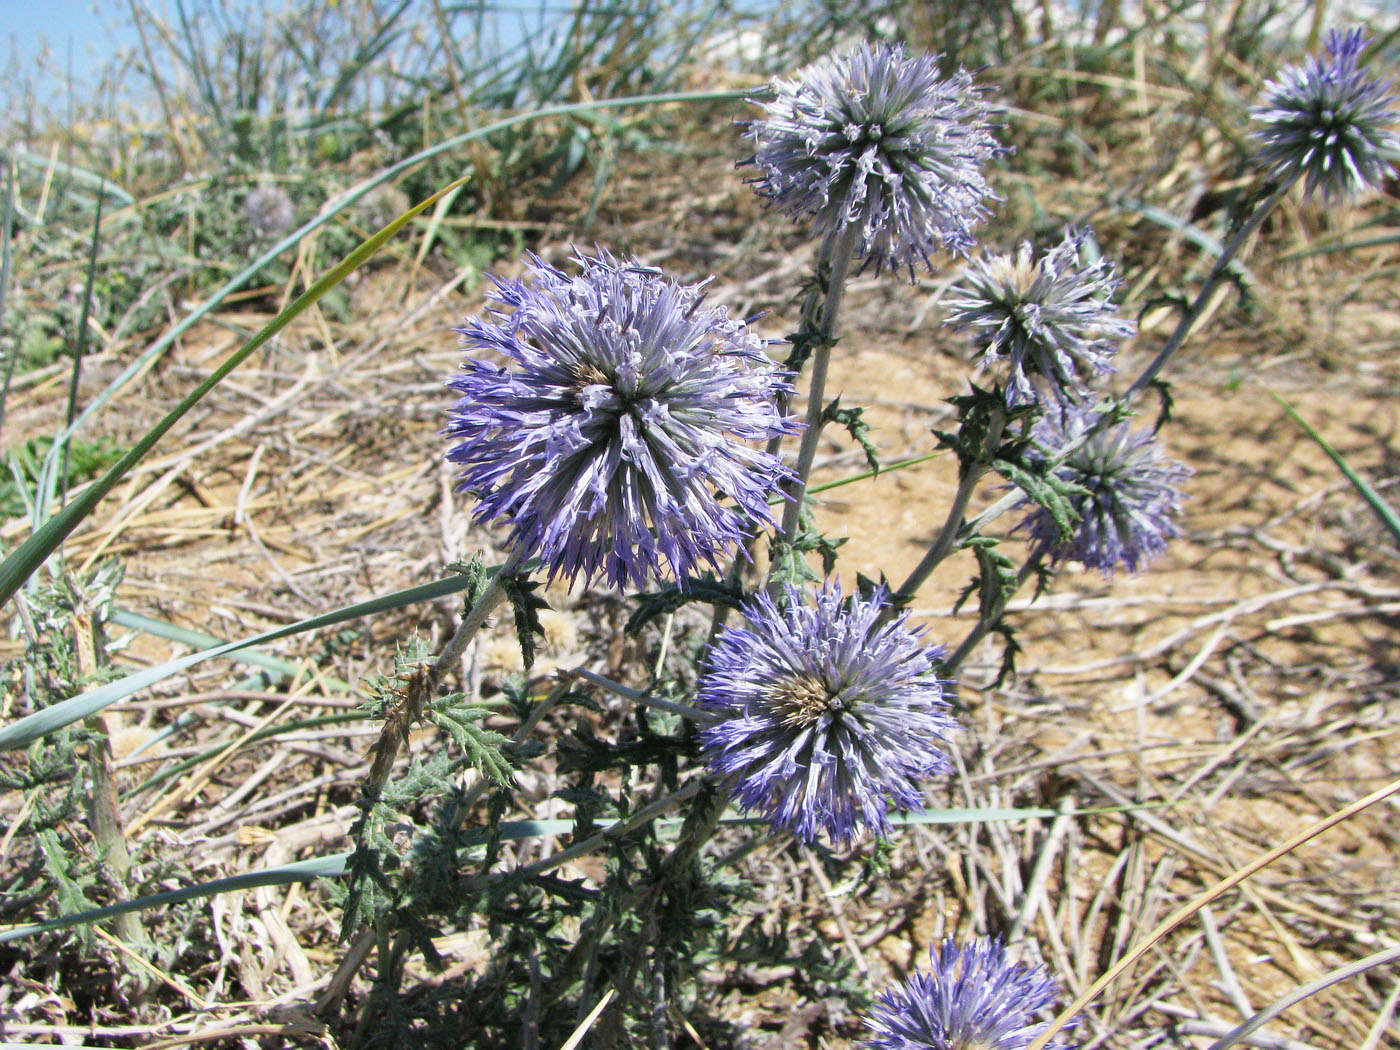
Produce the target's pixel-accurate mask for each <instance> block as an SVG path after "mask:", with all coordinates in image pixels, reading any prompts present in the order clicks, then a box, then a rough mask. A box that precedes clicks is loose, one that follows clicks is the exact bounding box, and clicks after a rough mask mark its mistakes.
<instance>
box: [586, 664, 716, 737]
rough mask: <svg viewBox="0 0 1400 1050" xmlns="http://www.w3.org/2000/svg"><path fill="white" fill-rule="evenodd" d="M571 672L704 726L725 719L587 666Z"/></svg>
mask: <svg viewBox="0 0 1400 1050" xmlns="http://www.w3.org/2000/svg"><path fill="white" fill-rule="evenodd" d="M569 673H570V674H571V675H574V676H575V677H578V678H582V679H583V680H584V681H585V682H592V683H593V684H594V685H596V686H598V687H599V688H600V689H606V690H608V692H610V693H616V694H617V695H618V696H621V697H624V698H625V699H628V700H631V701H632V702H633V703H634V704H644V705H646V706H647V707H654V708H656V709H657V710H658V711H669V712H670V713H671V714H673V715H679V716H680V717H681V718H687V719H689V720H690V721H692V722H695V723H697V724H699V725H702V726H712V725H718V724H719V723H720V722H723V721H724V720H725V717H724V716H723V715H721V714H719V713H718V712H715V711H707V710H705V709H704V708H702V707H696V706H695V705H694V704H677V703H674V702H673V701H670V700H663V699H662V698H661V697H659V696H652V695H650V694H649V693H644V692H642V691H641V690H639V689H633V688H631V687H630V686H626V685H623V684H622V683H621V682H614V681H613V680H612V679H610V678H604V677H603V676H602V675H600V674H595V673H594V672H592V671H590V670H588V668H586V667H575V668H574V669H573V670H572V671H570V672H569Z"/></svg>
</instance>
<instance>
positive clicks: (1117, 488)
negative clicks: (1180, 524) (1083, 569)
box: [1022, 406, 1191, 576]
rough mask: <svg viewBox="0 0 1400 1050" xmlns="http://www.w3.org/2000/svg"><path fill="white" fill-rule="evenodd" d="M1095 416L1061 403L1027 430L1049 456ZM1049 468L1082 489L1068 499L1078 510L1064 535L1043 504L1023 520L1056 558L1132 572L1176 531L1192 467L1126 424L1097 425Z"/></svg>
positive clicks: (1108, 573)
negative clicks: (1121, 567) (1170, 456)
mask: <svg viewBox="0 0 1400 1050" xmlns="http://www.w3.org/2000/svg"><path fill="white" fill-rule="evenodd" d="M1100 415H1101V414H1100V412H1099V411H1098V410H1096V409H1094V408H1090V407H1085V406H1069V407H1065V408H1064V409H1063V410H1062V411H1058V412H1051V413H1049V414H1048V415H1046V416H1045V417H1044V418H1042V419H1041V420H1040V421H1039V422H1038V423H1036V425H1035V428H1034V430H1033V431H1032V434H1033V436H1034V437H1035V439H1036V441H1037V442H1039V443H1040V445H1041V446H1042V447H1043V448H1044V449H1045V452H1046V454H1047V456H1048V457H1054V456H1056V455H1057V454H1058V450H1059V449H1063V448H1065V447H1066V446H1067V445H1068V444H1069V443H1070V442H1071V441H1073V440H1075V439H1078V438H1080V437H1082V436H1083V435H1084V434H1085V433H1087V432H1088V431H1089V430H1090V428H1092V427H1094V426H1095V425H1096V424H1097V423H1098V421H1099V419H1100ZM1055 473H1056V475H1058V476H1059V477H1060V478H1062V479H1063V480H1065V481H1068V482H1070V483H1072V484H1073V485H1075V486H1077V487H1078V488H1079V489H1081V490H1082V491H1081V492H1078V493H1075V494H1073V495H1071V497H1070V502H1071V504H1072V505H1073V508H1074V511H1075V513H1076V514H1077V515H1078V520H1077V521H1076V522H1074V523H1073V524H1072V526H1071V531H1070V533H1069V534H1068V535H1065V534H1064V533H1063V532H1062V531H1061V529H1060V527H1059V526H1058V525H1057V524H1056V522H1055V517H1054V515H1053V514H1052V513H1051V512H1050V511H1049V510H1047V509H1046V508H1045V507H1043V506H1037V507H1036V509H1035V510H1033V511H1032V512H1031V513H1030V514H1029V515H1028V516H1027V517H1026V519H1025V521H1024V522H1022V525H1023V526H1024V527H1025V528H1026V529H1027V530H1028V531H1029V532H1030V535H1031V540H1032V542H1033V543H1034V544H1035V545H1036V546H1037V547H1039V548H1040V549H1041V550H1043V551H1044V552H1046V553H1048V554H1049V556H1050V559H1051V561H1052V562H1054V563H1059V562H1062V561H1078V562H1082V563H1083V564H1084V565H1085V566H1088V567H1089V568H1093V569H1098V570H1099V572H1101V573H1103V575H1104V576H1112V575H1113V571H1114V569H1115V568H1117V567H1118V566H1119V565H1125V566H1127V568H1128V571H1130V572H1136V571H1137V570H1138V569H1140V568H1142V567H1144V566H1146V565H1147V564H1148V563H1149V562H1151V561H1154V560H1155V559H1156V558H1158V557H1159V556H1160V555H1161V554H1162V552H1163V551H1165V550H1166V549H1167V541H1168V540H1170V539H1174V538H1176V537H1177V536H1180V535H1181V530H1180V529H1179V528H1177V525H1176V521H1175V520H1174V519H1175V518H1176V515H1177V513H1178V512H1179V511H1180V510H1181V502H1182V495H1181V492H1180V490H1179V488H1178V486H1179V485H1180V484H1181V483H1182V482H1184V481H1185V480H1186V478H1188V477H1190V476H1191V469H1190V468H1189V467H1187V466H1186V465H1185V464H1182V463H1178V462H1176V461H1175V460H1172V459H1168V458H1167V457H1166V456H1164V455H1163V454H1162V448H1161V446H1160V445H1159V444H1158V442H1157V440H1156V439H1155V438H1154V436H1153V435H1152V432H1151V431H1149V430H1137V431H1135V430H1133V429H1132V428H1131V427H1130V426H1129V425H1128V424H1127V423H1126V422H1123V423H1112V424H1109V425H1107V426H1104V427H1101V428H1100V429H1099V430H1098V431H1097V433H1094V434H1092V435H1091V436H1090V437H1089V438H1088V440H1086V441H1084V442H1083V443H1082V444H1081V445H1079V447H1078V448H1076V449H1075V450H1074V451H1073V452H1071V453H1070V454H1069V456H1068V457H1067V458H1066V459H1065V461H1064V462H1063V463H1062V464H1060V466H1059V467H1057V468H1056V470H1055ZM1026 502H1027V503H1029V502H1030V501H1026Z"/></svg>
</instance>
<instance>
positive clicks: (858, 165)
mask: <svg viewBox="0 0 1400 1050" xmlns="http://www.w3.org/2000/svg"><path fill="white" fill-rule="evenodd" d="M752 101H753V102H754V104H755V105H759V106H761V107H762V108H763V109H764V110H765V112H766V113H767V116H766V117H765V118H764V119H762V120H755V121H751V122H749V123H748V124H747V125H746V126H745V132H744V133H745V134H746V135H747V136H748V137H749V138H751V139H753V141H754V143H755V152H754V156H753V157H752V158H751V159H750V160H748V161H745V162H744V163H748V164H753V165H755V166H756V167H757V168H758V169H759V174H758V175H757V176H756V177H755V178H754V179H752V180H750V181H752V182H753V183H754V184H755V186H756V188H757V190H758V192H759V194H760V195H762V196H763V197H765V198H767V199H768V200H769V202H770V203H772V204H774V205H777V207H778V208H780V209H781V210H782V211H783V212H785V213H786V214H787V215H788V216H790V217H791V218H793V219H794V220H796V221H798V222H805V221H807V220H810V221H811V223H812V227H813V231H814V232H815V233H816V234H817V236H819V237H820V238H822V239H823V241H825V242H826V243H827V244H828V245H831V244H834V243H835V242H836V240H837V239H838V238H839V237H840V236H841V234H842V233H844V232H845V231H847V230H848V229H852V228H853V230H852V232H853V234H854V236H855V239H856V252H857V254H858V255H860V256H862V257H864V258H865V259H866V260H867V261H869V262H873V263H874V264H875V266H876V268H877V269H879V268H881V267H884V266H889V267H891V268H892V269H898V268H900V267H907V268H908V269H909V273H910V276H911V278H912V276H913V273H914V264H915V263H916V262H918V263H922V264H924V265H925V266H929V267H932V261H931V260H930V258H929V256H930V254H931V253H933V252H934V251H937V250H938V249H940V248H942V249H945V250H948V251H953V252H963V253H965V252H966V251H967V249H968V248H969V247H971V245H972V244H973V238H972V228H973V227H974V226H976V225H977V224H978V223H980V222H982V221H983V220H984V219H986V217H987V214H988V211H987V202H988V201H989V200H995V199H997V198H996V195H995V194H994V193H993V192H992V190H991V187H990V186H988V185H987V180H986V178H985V177H984V175H983V174H982V168H983V166H984V165H985V164H986V163H987V161H989V160H990V159H991V158H993V157H995V156H997V155H998V154H1000V153H1003V152H1005V151H1004V150H1003V149H1002V147H1001V146H1000V145H998V143H997V141H996V139H995V138H994V137H993V136H992V131H991V128H990V126H989V125H988V123H987V114H988V107H987V104H986V102H984V101H983V100H982V97H981V92H980V89H978V88H977V87H976V86H975V85H974V84H973V82H972V77H971V75H970V74H968V73H967V72H966V71H964V70H959V71H958V72H957V73H955V74H953V75H952V76H951V77H947V78H944V77H942V76H941V75H940V74H939V69H938V59H937V58H936V57H934V56H932V55H924V54H920V55H914V56H912V57H911V56H909V55H908V54H906V52H905V50H904V48H903V47H902V46H899V45H891V44H876V45H871V44H859V45H857V46H856V47H854V48H852V49H851V50H849V51H846V52H844V53H842V54H839V55H831V56H828V57H826V58H824V59H821V60H820V61H818V62H816V63H814V64H812V65H811V66H808V67H807V68H806V69H804V70H802V71H801V72H800V73H799V74H798V75H797V77H796V78H795V79H792V80H788V79H784V78H778V79H776V80H775V81H774V82H773V97H772V99H771V100H770V101H767V102H762V101H760V100H758V99H754V100H752Z"/></svg>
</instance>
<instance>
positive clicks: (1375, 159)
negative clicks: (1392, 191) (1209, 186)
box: [1251, 28, 1400, 201]
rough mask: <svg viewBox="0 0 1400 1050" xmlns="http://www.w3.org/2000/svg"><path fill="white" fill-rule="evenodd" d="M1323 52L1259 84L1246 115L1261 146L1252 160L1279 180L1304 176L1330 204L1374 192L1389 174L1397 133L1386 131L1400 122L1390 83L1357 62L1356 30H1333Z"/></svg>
mask: <svg viewBox="0 0 1400 1050" xmlns="http://www.w3.org/2000/svg"><path fill="white" fill-rule="evenodd" d="M1325 43H1326V47H1327V52H1328V56H1329V57H1327V58H1325V59H1324V58H1319V57H1317V56H1315V55H1310V56H1309V57H1308V58H1307V59H1306V60H1305V61H1304V62H1303V64H1302V65H1301V66H1292V67H1290V68H1288V69H1286V70H1284V71H1283V73H1282V74H1280V76H1279V78H1278V79H1277V80H1274V81H1270V82H1269V83H1268V84H1267V85H1266V86H1265V88H1264V98H1263V102H1262V104H1260V105H1258V106H1256V107H1255V108H1254V109H1253V110H1252V111H1251V115H1252V116H1253V117H1254V119H1255V120H1258V121H1260V122H1261V123H1262V124H1263V125H1264V126H1263V128H1261V129H1259V130H1257V131H1255V132H1253V135H1254V137H1255V138H1256V139H1258V140H1259V141H1260V143H1261V144H1262V145H1261V146H1260V149H1259V153H1258V161H1259V163H1260V164H1261V165H1263V166H1264V167H1265V168H1267V169H1268V171H1269V174H1270V175H1271V176H1272V177H1273V178H1275V179H1278V180H1280V181H1283V180H1286V179H1290V178H1293V177H1295V176H1297V175H1303V176H1305V181H1304V189H1305V191H1306V192H1307V193H1310V194H1311V193H1314V192H1317V191H1319V190H1320V191H1321V192H1322V196H1323V197H1324V198H1325V199H1326V200H1328V201H1334V200H1344V199H1346V198H1349V197H1354V196H1356V195H1357V194H1359V193H1361V192H1362V191H1363V190H1366V189H1374V188H1376V187H1377V186H1379V185H1380V183H1381V181H1382V180H1383V179H1385V178H1387V177H1388V176H1390V175H1392V174H1394V168H1393V166H1392V164H1391V161H1393V160H1394V159H1395V158H1396V156H1397V155H1400V138H1397V136H1396V135H1395V133H1394V132H1393V131H1391V130H1390V129H1391V128H1393V127H1394V126H1395V124H1396V123H1397V121H1400V112H1398V111H1397V110H1396V108H1395V104H1396V97H1395V95H1393V94H1392V93H1391V90H1390V87H1391V84H1390V81H1389V80H1378V79H1376V78H1375V77H1372V76H1370V75H1368V74H1367V73H1366V72H1365V71H1364V70H1362V69H1361V68H1360V67H1359V66H1358V65H1357V58H1358V56H1359V55H1360V54H1361V52H1362V50H1363V49H1364V48H1365V47H1366V43H1367V41H1366V35H1365V33H1363V32H1362V30H1361V29H1360V28H1352V29H1348V30H1346V31H1345V32H1339V31H1338V30H1335V29H1333V30H1331V31H1330V32H1329V33H1328V34H1327V39H1326V41H1325Z"/></svg>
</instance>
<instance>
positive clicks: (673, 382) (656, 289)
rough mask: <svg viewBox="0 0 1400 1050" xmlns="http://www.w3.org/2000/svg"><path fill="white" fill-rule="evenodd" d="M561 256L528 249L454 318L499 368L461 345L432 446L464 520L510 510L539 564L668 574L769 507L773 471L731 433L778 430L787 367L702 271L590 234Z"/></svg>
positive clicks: (783, 424)
mask: <svg viewBox="0 0 1400 1050" xmlns="http://www.w3.org/2000/svg"><path fill="white" fill-rule="evenodd" d="M576 261H577V263H578V264H579V267H580V269H581V272H580V273H579V275H578V276H576V277H570V276H569V275H568V274H566V273H564V272H563V271H561V270H557V269H555V268H554V267H552V266H550V265H548V264H547V263H545V262H544V261H543V260H541V259H540V258H539V257H538V256H535V255H533V254H532V255H531V256H530V272H529V274H528V277H527V279H526V280H522V281H504V280H496V282H495V283H496V288H495V291H494V292H493V294H492V296H491V299H492V301H493V304H494V305H493V308H492V310H491V316H490V318H489V319H486V320H482V319H479V318H475V317H473V318H470V319H469V320H468V321H467V326H466V327H465V328H460V329H458V331H459V332H461V333H462V335H463V336H464V337H465V342H466V345H467V347H468V348H469V349H472V350H479V351H488V352H494V353H498V354H502V355H504V356H505V357H506V358H508V359H509V361H510V366H509V367H505V368H502V367H499V366H498V365H495V364H492V363H491V362H489V361H485V360H480V359H477V358H474V357H469V358H467V359H466V360H465V361H464V362H463V365H462V368H463V374H461V375H458V376H455V377H453V378H452V379H450V380H448V386H450V387H452V388H453V389H454V390H456V391H457V392H458V393H460V394H461V395H462V398H461V400H460V401H458V402H457V403H456V405H455V406H453V409H452V412H451V415H450V417H449V424H448V427H447V429H446V430H445V431H444V432H445V433H447V434H449V435H450V436H451V437H453V438H454V439H456V440H457V441H458V442H459V444H457V445H456V446H454V447H453V449H452V450H451V451H450V452H449V453H448V456H447V458H448V459H449V460H451V461H452V462H454V463H460V464H462V466H463V468H464V469H463V470H462V473H461V474H460V475H459V477H460V479H461V485H460V488H462V489H464V490H468V491H470V492H473V493H475V494H476V496H477V498H478V500H479V501H480V502H479V503H478V505H477V508H476V512H475V517H476V520H477V521H495V520H502V521H506V522H509V523H510V526H511V533H510V542H511V543H512V545H514V547H515V549H516V550H517V551H519V552H520V553H522V554H523V555H524V556H526V557H538V558H539V559H540V561H541V562H542V563H543V565H544V566H545V567H546V568H547V569H548V570H549V575H550V578H551V579H552V578H554V577H555V576H559V575H563V576H566V577H567V578H568V579H569V581H570V582H571V583H572V582H574V581H575V580H576V579H577V578H578V577H579V576H580V575H582V576H583V577H584V579H585V581H591V580H592V579H593V578H594V577H595V576H599V575H601V576H603V577H605V578H606V579H607V580H608V582H610V583H612V584H614V585H616V586H618V587H623V586H626V585H628V584H631V585H633V586H635V587H642V586H645V585H646V583H647V581H648V580H649V579H651V578H652V577H653V576H658V577H659V576H661V575H662V574H663V571H665V570H666V569H669V572H670V573H671V574H674V575H675V576H676V577H677V579H678V580H679V581H680V582H681V583H682V585H684V581H685V577H686V576H688V575H690V574H691V573H692V572H693V571H694V570H695V569H696V567H697V566H699V565H701V564H702V563H704V564H708V565H711V566H715V567H716V568H718V566H719V560H720V558H721V556H724V555H727V554H728V553H729V552H730V551H731V550H733V549H734V548H735V547H736V546H738V545H740V543H741V541H742V540H743V539H744V538H745V537H746V536H747V535H748V531H749V529H750V528H751V526H752V523H755V522H757V523H764V524H767V523H768V522H770V521H771V518H770V517H769V513H768V499H769V497H770V496H771V495H773V494H774V493H775V492H776V491H777V490H778V485H779V483H780V482H781V481H783V480H784V479H785V478H787V477H788V476H789V474H790V472H789V471H788V469H787V468H786V467H784V466H783V465H782V463H781V462H780V461H779V460H778V459H777V458H776V457H775V456H770V455H768V454H767V453H766V452H764V451H762V450H758V449H754V448H751V447H749V445H747V444H745V443H746V442H762V441H767V440H768V439H769V438H770V437H772V436H773V435H775V434H785V433H789V432H791V431H792V430H794V429H795V425H794V424H793V423H791V422H790V421H789V420H788V419H786V418H785V417H783V415H782V414H781V412H780V410H779V408H778V407H777V398H778V396H779V395H780V394H787V393H789V392H790V389H791V388H790V386H789V384H788V375H787V373H785V372H783V371H781V370H779V369H777V368H776V367H774V366H773V365H772V363H771V362H770V361H769V359H768V357H767V355H766V354H765V353H764V346H765V342H764V340H762V339H760V338H759V337H758V336H757V335H755V334H754V333H753V332H751V331H750V330H749V329H748V327H747V326H746V325H744V324H743V323H742V322H739V321H732V320H730V319H729V317H728V314H727V312H726V311H725V310H724V308H714V307H706V306H704V298H705V297H704V293H703V287H704V286H703V284H699V285H686V284H680V283H678V282H676V281H674V280H671V279H668V278H666V277H664V276H663V275H662V274H661V272H660V271H658V270H655V269H652V268H649V267H645V266H642V265H640V264H639V263H637V262H636V261H635V260H632V261H622V262H619V261H618V260H617V259H615V258H614V257H613V256H612V255H610V254H609V253H607V252H606V251H603V250H601V249H600V250H599V252H598V254H597V256H596V257H592V256H586V255H579V256H577V257H576ZM725 497H728V499H729V500H731V501H732V503H728V504H727V503H725V502H722V500H723V499H724V498H725Z"/></svg>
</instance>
